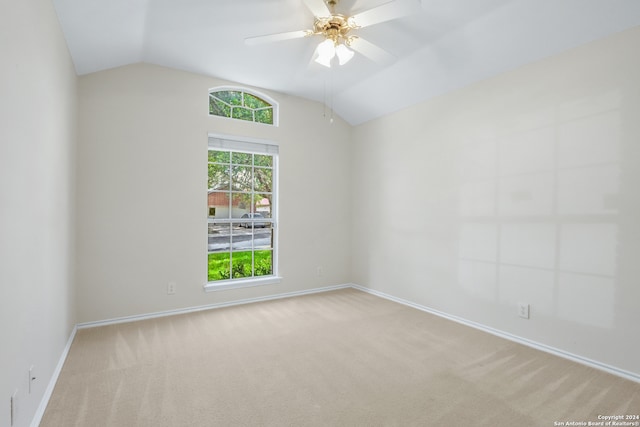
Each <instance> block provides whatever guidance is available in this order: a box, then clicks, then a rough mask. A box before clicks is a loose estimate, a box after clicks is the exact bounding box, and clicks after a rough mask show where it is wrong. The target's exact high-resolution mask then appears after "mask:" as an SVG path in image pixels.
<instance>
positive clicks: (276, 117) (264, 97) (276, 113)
mask: <svg viewBox="0 0 640 427" xmlns="http://www.w3.org/2000/svg"><path fill="white" fill-rule="evenodd" d="M225 91H230V92H241V93H242V94H243V96H244V94H249V95H252V96H255V97H257V98H260V99H262V100H263V101H265V102H267V103H268V104H270V106H271V109H272V113H273V123H263V122H258V121H256V120H255V114H254V115H253V117H254V120H243V119H240V118H237V117H231V116H220V115H217V114H211V112H209V113H208V115H209V117H219V118H222V119H227V120H234V121H240V122H245V123H256V124H259V125H264V126H274V127H278V123H279V111H280V106H279V104H278V102H277V101H276V100H275V99H273V98H271V97H270V96H269V95H266V94H264V93H262V92H258V91H256V90H252V89H247V88H244V87H239V86H216V87H214V88H210V89H209V92H208V94H209V96H208V98H209V100H211V95H212V94H214V93H215V92H225ZM221 101H222V100H221ZM222 102H225V101H222ZM225 103H226V102H225ZM230 107H234V106H230ZM243 108H247V107H243ZM252 110H253V111H256V110H260V109H252Z"/></svg>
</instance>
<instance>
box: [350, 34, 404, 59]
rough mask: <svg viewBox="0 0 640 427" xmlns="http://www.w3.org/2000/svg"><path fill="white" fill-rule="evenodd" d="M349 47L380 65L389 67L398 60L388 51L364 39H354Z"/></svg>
mask: <svg viewBox="0 0 640 427" xmlns="http://www.w3.org/2000/svg"><path fill="white" fill-rule="evenodd" d="M349 47H351V48H352V49H353V50H355V51H356V52H358V53H360V54H362V55H363V56H366V57H367V58H369V59H370V60H372V61H374V62H377V63H379V64H383V65H387V64H390V63H392V62H393V61H395V59H396V57H395V56H393V55H392V54H390V53H389V52H387V51H386V50H384V49H382V48H380V47H378V46H376V45H375V44H373V43H371V42H368V41H366V40H365V39H363V38H362V37H354V38H353V40H352V41H351V44H349Z"/></svg>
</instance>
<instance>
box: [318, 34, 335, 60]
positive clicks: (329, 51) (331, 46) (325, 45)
mask: <svg viewBox="0 0 640 427" xmlns="http://www.w3.org/2000/svg"><path fill="white" fill-rule="evenodd" d="M318 54H319V55H320V57H325V58H329V60H331V59H333V57H334V56H336V44H335V43H334V42H333V40H331V39H326V40H325V41H323V42H322V43H320V44H319V45H318Z"/></svg>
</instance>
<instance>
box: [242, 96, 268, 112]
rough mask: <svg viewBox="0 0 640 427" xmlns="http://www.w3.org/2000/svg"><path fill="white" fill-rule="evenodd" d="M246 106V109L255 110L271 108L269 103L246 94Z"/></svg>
mask: <svg viewBox="0 0 640 427" xmlns="http://www.w3.org/2000/svg"><path fill="white" fill-rule="evenodd" d="M244 105H245V106H246V107H249V108H253V109H256V108H264V107H269V106H271V104H269V103H268V102H267V101H265V100H263V99H260V98H258V97H257V96H254V95H251V94H250V93H246V92H245V94H244Z"/></svg>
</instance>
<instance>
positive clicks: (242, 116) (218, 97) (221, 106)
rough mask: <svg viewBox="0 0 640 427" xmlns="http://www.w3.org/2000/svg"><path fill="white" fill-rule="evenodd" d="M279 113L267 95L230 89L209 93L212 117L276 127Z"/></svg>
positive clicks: (220, 89) (213, 90)
mask: <svg viewBox="0 0 640 427" xmlns="http://www.w3.org/2000/svg"><path fill="white" fill-rule="evenodd" d="M277 113H278V112H277V104H276V103H275V102H274V101H271V100H270V99H269V98H268V97H267V96H265V95H261V94H257V93H255V92H254V93H252V92H249V91H247V90H246V89H236V88H228V87H224V88H214V89H211V90H210V91H209V114H210V115H212V116H220V117H228V118H231V119H238V120H246V121H249V122H256V123H264V124H267V125H276V123H277Z"/></svg>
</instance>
